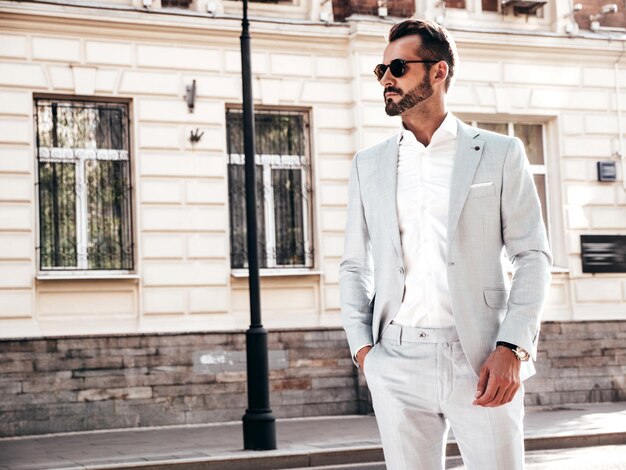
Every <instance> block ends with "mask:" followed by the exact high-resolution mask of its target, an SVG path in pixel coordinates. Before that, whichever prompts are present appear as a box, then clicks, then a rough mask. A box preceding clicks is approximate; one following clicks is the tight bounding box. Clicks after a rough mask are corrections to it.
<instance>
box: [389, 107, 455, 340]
mask: <svg viewBox="0 0 626 470" xmlns="http://www.w3.org/2000/svg"><path fill="white" fill-rule="evenodd" d="M457 127H458V125H457V121H456V118H455V117H454V116H453V115H452V113H450V112H448V114H447V115H446V117H445V119H444V120H443V122H442V123H441V125H440V126H439V128H438V129H437V130H436V131H435V133H434V134H433V136H432V138H431V141H430V143H429V144H428V146H426V147H424V145H422V144H421V143H420V142H419V141H418V140H417V139H416V138H415V136H414V135H413V133H412V132H411V131H409V130H407V129H406V128H405V127H404V125H403V126H402V131H401V132H400V135H399V136H398V140H399V155H398V184H397V192H396V203H397V206H398V224H399V227H400V239H401V241H402V254H403V258H404V269H405V280H404V282H405V293H404V298H403V300H402V304H401V305H400V310H399V311H398V313H397V314H396V316H395V317H394V319H393V322H394V323H398V324H401V325H405V326H413V327H423V328H445V327H449V326H453V325H454V317H453V315H452V305H451V300H450V288H449V286H448V275H447V267H446V254H447V253H446V240H447V227H448V203H449V198H450V183H451V179H452V167H453V165H454V157H455V155H456V148H457V131H458V129H457Z"/></svg>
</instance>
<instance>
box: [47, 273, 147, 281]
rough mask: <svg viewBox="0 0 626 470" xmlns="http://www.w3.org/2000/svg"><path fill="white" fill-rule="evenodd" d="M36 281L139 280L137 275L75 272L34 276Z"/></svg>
mask: <svg viewBox="0 0 626 470" xmlns="http://www.w3.org/2000/svg"><path fill="white" fill-rule="evenodd" d="M36 279H37V280H38V281H80V280H90V279H91V280H97V279H103V280H112V279H123V280H139V279H140V276H139V274H130V273H107V272H94V273H89V272H77V273H75V274H68V273H39V274H38V275H37V276H36Z"/></svg>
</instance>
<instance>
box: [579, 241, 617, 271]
mask: <svg viewBox="0 0 626 470" xmlns="http://www.w3.org/2000/svg"><path fill="white" fill-rule="evenodd" d="M580 248H581V256H582V260H583V272H584V273H626V236H625V235H581V236H580Z"/></svg>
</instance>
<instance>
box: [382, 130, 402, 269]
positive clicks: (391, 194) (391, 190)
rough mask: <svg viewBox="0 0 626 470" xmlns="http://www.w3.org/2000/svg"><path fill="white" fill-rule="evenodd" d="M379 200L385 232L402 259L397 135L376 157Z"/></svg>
mask: <svg viewBox="0 0 626 470" xmlns="http://www.w3.org/2000/svg"><path fill="white" fill-rule="evenodd" d="M378 162H379V171H380V182H381V188H380V189H381V191H380V194H381V198H380V211H381V212H380V214H381V220H382V221H383V222H384V223H383V227H385V228H384V230H385V231H387V230H388V231H389V233H390V235H391V240H392V242H393V246H394V248H395V249H396V251H397V252H398V255H399V256H400V258H401V259H402V244H401V241H400V226H399V224H398V206H397V203H396V188H397V184H398V135H397V134H395V135H394V136H393V137H391V138H389V139H388V140H387V144H386V145H385V146H383V147H382V149H381V152H380V154H379V155H378Z"/></svg>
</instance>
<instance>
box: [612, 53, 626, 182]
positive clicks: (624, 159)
mask: <svg viewBox="0 0 626 470" xmlns="http://www.w3.org/2000/svg"><path fill="white" fill-rule="evenodd" d="M624 52H626V42H624V41H622V53H621V54H620V55H619V57H618V58H617V59H616V60H615V63H614V64H613V71H614V74H615V97H616V99H615V102H616V106H617V138H618V143H617V146H618V147H617V149H618V150H617V153H618V155H617V156H618V158H619V159H620V161H621V164H622V188H623V189H624V191H626V155H624V131H623V127H622V107H621V105H620V86H619V69H620V68H619V62H620V60H621V59H622V57H623V55H624Z"/></svg>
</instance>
